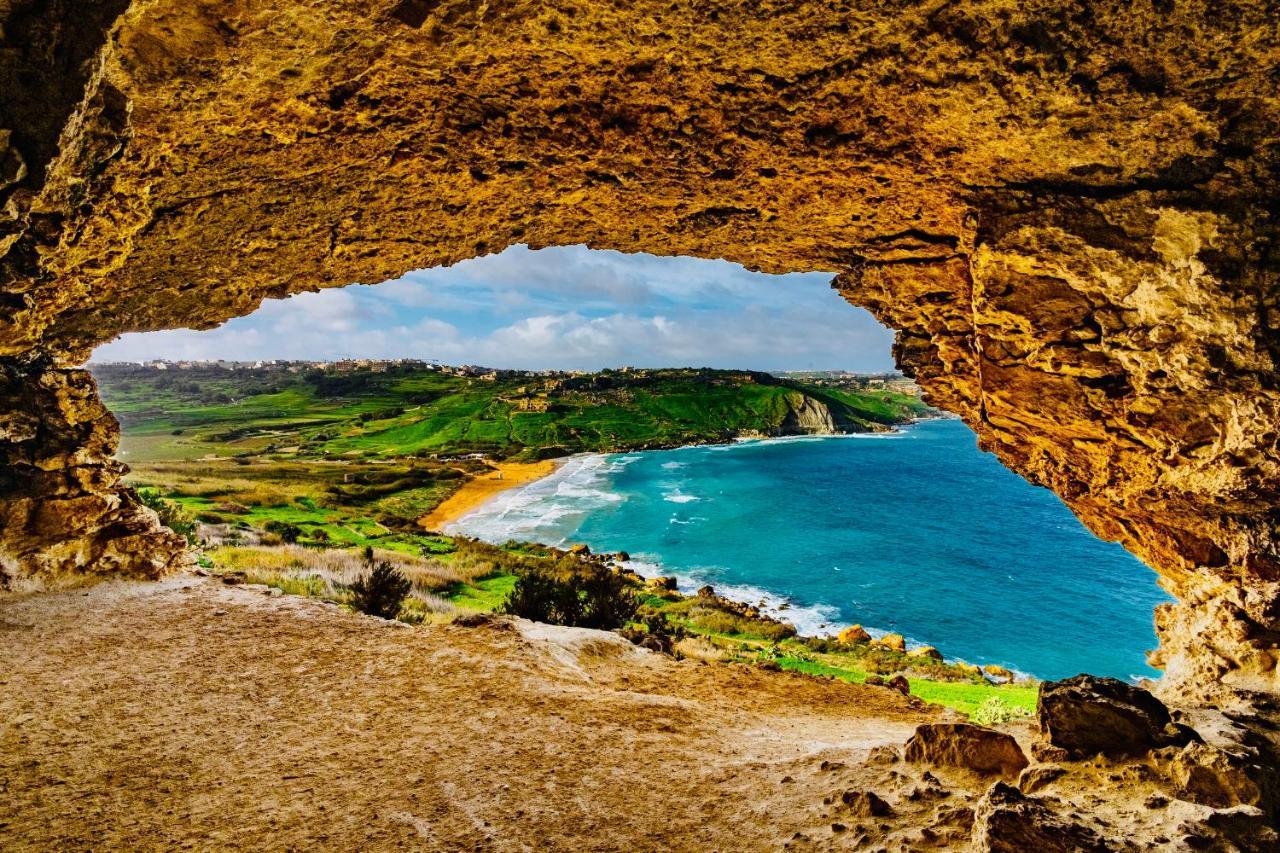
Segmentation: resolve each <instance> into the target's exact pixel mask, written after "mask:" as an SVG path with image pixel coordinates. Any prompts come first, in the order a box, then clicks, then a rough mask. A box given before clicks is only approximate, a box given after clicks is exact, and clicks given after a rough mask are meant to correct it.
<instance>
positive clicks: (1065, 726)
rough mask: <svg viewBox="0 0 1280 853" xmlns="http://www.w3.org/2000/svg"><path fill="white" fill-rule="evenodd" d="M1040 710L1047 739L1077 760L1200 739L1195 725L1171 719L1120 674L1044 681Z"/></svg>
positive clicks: (1140, 751)
mask: <svg viewBox="0 0 1280 853" xmlns="http://www.w3.org/2000/svg"><path fill="white" fill-rule="evenodd" d="M1036 714H1037V716H1038V717H1039V719H1040V731H1041V732H1042V734H1043V735H1044V737H1045V739H1046V740H1047V741H1048V742H1049V743H1050V744H1051V745H1052V746H1055V747H1058V748H1060V749H1062V750H1064V751H1065V755H1066V757H1068V758H1074V759H1081V758H1088V757H1090V756H1093V755H1097V754H1098V753H1103V754H1105V755H1113V756H1124V755H1141V754H1143V753H1145V752H1148V751H1150V750H1152V749H1155V748H1156V747H1161V746H1169V745H1175V746H1182V745H1185V744H1187V743H1189V742H1191V741H1192V740H1198V739H1199V737H1198V736H1197V735H1196V733H1195V732H1194V731H1192V730H1191V729H1189V728H1187V727H1186V726H1180V725H1178V724H1176V723H1174V722H1173V718H1172V717H1170V716H1169V709H1168V708H1166V707H1165V705H1164V703H1163V702H1161V701H1160V700H1159V699H1157V698H1156V697H1154V696H1152V695H1151V693H1149V692H1148V691H1146V690H1143V689H1142V688H1141V687H1134V686H1133V685H1132V684H1126V683H1125V682H1123V681H1121V680H1119V679H1118V678H1098V677H1096V676H1092V675H1077V676H1074V677H1073V678H1068V679H1065V680H1063V681H1046V682H1045V683H1044V684H1043V685H1041V687H1040V699H1039V701H1038V702H1037V703H1036Z"/></svg>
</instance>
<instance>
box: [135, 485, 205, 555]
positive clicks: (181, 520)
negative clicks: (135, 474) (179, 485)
mask: <svg viewBox="0 0 1280 853" xmlns="http://www.w3.org/2000/svg"><path fill="white" fill-rule="evenodd" d="M138 499H139V500H141V501H142V505H143V506H145V507H147V508H148V509H151V510H153V511H154V512H155V514H156V515H158V516H160V523H161V524H163V525H164V526H165V527H167V528H169V529H170V530H172V531H173V532H174V533H177V534H178V535H179V536H185V537H186V538H187V541H188V542H191V543H194V542H195V530H196V522H195V519H193V518H192V517H191V514H190V513H188V512H187V511H186V509H184V508H183V506H182V504H180V503H178V502H177V501H167V500H165V499H164V498H162V497H160V493H159V492H156V491H153V490H152V489H142V490H140V491H139V492H138Z"/></svg>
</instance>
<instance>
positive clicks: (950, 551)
mask: <svg viewBox="0 0 1280 853" xmlns="http://www.w3.org/2000/svg"><path fill="white" fill-rule="evenodd" d="M451 530H453V531H455V532H459V533H466V534H469V535H473V536H478V537H480V538H482V539H487V540H490V541H496V542H501V541H505V540H507V539H524V540H533V541H540V542H544V543H547V544H563V543H566V542H585V543H587V544H588V545H590V546H591V548H592V549H593V550H596V551H621V550H625V551H627V552H628V553H629V554H630V555H631V558H632V565H633V567H634V568H636V569H637V570H638V571H640V572H641V573H642V574H645V575H653V574H674V575H676V576H677V577H679V578H680V583H681V588H682V589H685V590H692V589H695V588H696V587H697V586H700V585H702V584H704V583H709V584H712V585H713V586H715V587H716V589H717V591H718V592H720V593H722V594H726V595H729V596H730V597H733V598H737V599H739V600H744V601H750V602H752V603H759V602H764V603H765V604H766V605H767V606H768V607H769V609H770V610H771V612H774V613H776V614H777V615H780V616H781V617H783V618H785V619H787V620H789V621H791V622H793V623H794V624H795V625H796V626H797V628H799V629H800V630H801V632H802V633H805V634H824V633H833V632H835V631H837V630H839V629H840V628H841V627H844V626H845V625H849V624H851V623H854V622H858V623H861V624H862V625H864V626H865V627H867V628H868V629H869V630H871V631H872V633H877V632H882V631H900V632H902V633H903V634H905V635H906V636H907V637H908V639H909V640H910V641H913V642H916V643H927V644H929V645H933V646H937V647H938V648H939V649H940V650H941V651H942V652H943V653H944V654H945V655H946V656H947V657H948V658H949V659H951V658H957V659H962V660H966V661H969V662H971V663H978V664H988V663H996V664H1000V665H1003V666H1007V667H1010V668H1013V669H1017V670H1019V671H1022V672H1025V673H1030V674H1032V675H1035V676H1038V677H1041V678H1062V677H1065V676H1068V675H1074V674H1075V673H1077V672H1091V673H1094V674H1096V675H1114V676H1117V677H1120V678H1134V677H1138V676H1151V675H1156V674H1157V673H1156V671H1155V670H1152V669H1151V668H1150V667H1148V666H1147V665H1146V662H1145V660H1144V652H1145V651H1146V650H1147V649H1150V648H1153V647H1154V645H1155V635H1154V631H1153V629H1152V607H1153V606H1154V605H1155V604H1156V603H1158V602H1161V601H1166V600H1168V596H1167V595H1166V594H1165V593H1164V592H1162V591H1161V590H1160V589H1159V588H1158V587H1157V586H1156V583H1155V574H1154V573H1153V572H1152V571H1151V570H1150V569H1148V568H1147V567H1145V566H1144V565H1142V564H1141V563H1140V562H1138V561H1137V560H1136V559H1135V558H1133V557H1132V556H1130V555H1129V554H1128V553H1127V552H1126V551H1124V549H1122V548H1121V547H1120V546H1119V545H1115V544H1110V543H1105V542H1101V541H1099V540H1098V539H1097V538H1095V537H1094V536H1093V535H1092V534H1091V533H1089V532H1088V531H1087V530H1086V529H1085V528H1084V527H1083V526H1082V525H1081V524H1080V522H1079V521H1077V520H1076V518H1075V517H1074V516H1073V515H1072V514H1071V512H1070V511H1069V510H1068V509H1067V508H1066V507H1065V506H1064V505H1063V504H1062V502H1061V501H1059V500H1058V498H1057V497H1056V496H1054V495H1053V494H1052V493H1051V492H1049V491H1047V490H1045V489H1041V488H1037V487H1034V486H1032V485H1030V484H1028V483H1027V482H1026V481H1024V480H1022V479H1021V478H1020V477H1018V476H1016V475H1014V474H1013V473H1011V472H1009V471H1008V470H1006V469H1005V468H1004V467H1003V466H1001V465H1000V463H999V462H997V461H996V459H995V457H993V456H991V455H990V454H987V453H983V452H981V451H980V450H978V447H977V441H976V439H975V437H974V435H973V433H972V432H970V431H969V429H968V428H967V427H965V426H964V424H962V423H961V422H960V421H957V420H934V421H924V422H921V423H918V424H915V425H913V426H911V427H908V428H906V429H903V430H901V431H900V432H895V433H882V434H874V435H859V436H839V437H823V438H818V437H814V438H807V437H805V438H791V439H770V440H762V441H742V442H737V443H734V444H728V445H714V446H706V447H687V448H681V449H678V450H663V451H648V452H643V453H625V454H611V455H586V456H576V457H573V458H572V459H570V460H569V461H568V462H567V463H566V464H565V465H564V466H563V467H562V468H561V469H560V470H559V471H557V472H556V473H555V474H554V475H552V476H551V477H548V478H546V479H543V480H539V481H537V482H534V483H532V484H529V485H527V486H525V487H523V488H519V489H515V490H512V491H508V492H504V493H502V494H500V495H499V496H497V497H496V498H495V499H494V500H493V501H491V502H489V503H488V504H486V505H484V506H483V507H481V508H480V509H479V510H477V511H476V512H474V513H472V514H471V515H469V516H466V517H464V518H462V519H460V520H459V521H458V522H456V523H455V525H454V526H452V527H451Z"/></svg>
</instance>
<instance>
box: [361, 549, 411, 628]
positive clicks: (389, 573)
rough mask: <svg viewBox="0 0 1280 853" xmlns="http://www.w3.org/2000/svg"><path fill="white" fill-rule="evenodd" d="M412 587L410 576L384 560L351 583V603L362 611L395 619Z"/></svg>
mask: <svg viewBox="0 0 1280 853" xmlns="http://www.w3.org/2000/svg"><path fill="white" fill-rule="evenodd" d="M412 587H413V584H411V583H410V582H409V579H408V578H406V577H405V576H404V575H402V574H400V572H399V571H397V570H396V568H395V566H393V565H391V564H390V563H388V562H387V561H386V560H383V561H381V562H379V563H376V564H374V565H372V566H371V568H370V569H369V572H368V573H367V574H364V575H361V576H360V577H359V578H357V579H356V582H355V583H353V584H352V585H351V604H352V606H353V607H355V609H356V610H359V611H360V612H361V613H368V614H369V615H370V616H380V617H382V618H383V619H394V618H396V615H397V614H398V613H399V612H400V608H401V606H402V605H403V604H404V600H405V597H406V596H408V595H409V590H410V589H411V588H412Z"/></svg>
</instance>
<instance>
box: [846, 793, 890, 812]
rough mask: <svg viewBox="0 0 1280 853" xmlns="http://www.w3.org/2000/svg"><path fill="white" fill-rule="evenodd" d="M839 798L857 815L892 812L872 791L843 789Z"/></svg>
mask: <svg viewBox="0 0 1280 853" xmlns="http://www.w3.org/2000/svg"><path fill="white" fill-rule="evenodd" d="M840 799H841V801H843V802H844V804H845V807H846V808H848V809H849V812H850V813H851V814H853V815H856V816H858V817H886V816H888V815H890V814H892V813H893V808H892V807H891V806H890V805H889V804H888V803H886V802H885V801H884V800H882V799H881V798H880V796H879V795H878V794H876V793H875V792H874V791H845V792H844V793H843V794H841V795H840Z"/></svg>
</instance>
